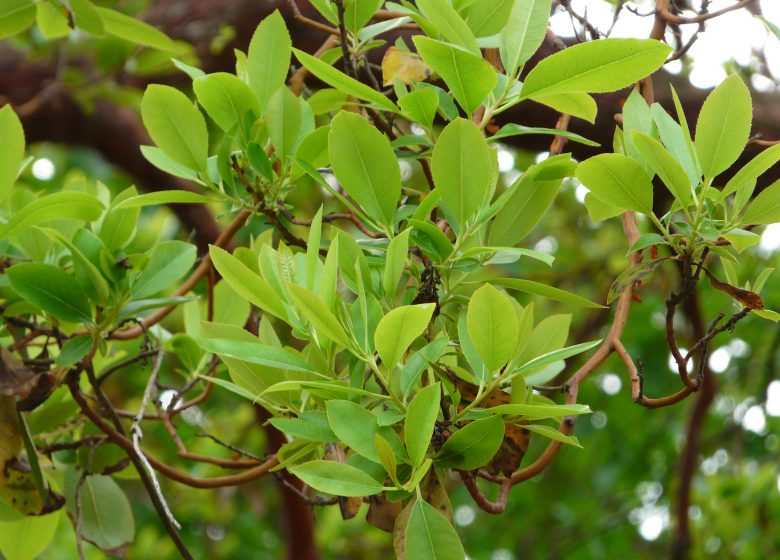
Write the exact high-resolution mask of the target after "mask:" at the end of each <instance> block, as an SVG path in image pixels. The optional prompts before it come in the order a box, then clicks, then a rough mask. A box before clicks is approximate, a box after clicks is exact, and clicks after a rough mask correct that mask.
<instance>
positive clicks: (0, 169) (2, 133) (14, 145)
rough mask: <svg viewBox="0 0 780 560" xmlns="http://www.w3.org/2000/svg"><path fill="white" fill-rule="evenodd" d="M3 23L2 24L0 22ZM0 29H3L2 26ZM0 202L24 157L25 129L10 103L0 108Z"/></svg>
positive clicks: (12, 182) (9, 188) (17, 173)
mask: <svg viewBox="0 0 780 560" xmlns="http://www.w3.org/2000/svg"><path fill="white" fill-rule="evenodd" d="M0 25H2V24H0ZM0 29H2V28H1V27H0ZM0 143H2V146H3V149H2V151H0V203H2V202H3V201H4V200H5V199H6V198H7V197H8V195H9V194H10V193H11V187H13V185H14V183H15V182H16V176H17V175H19V169H20V167H21V165H22V159H24V129H23V128H22V123H21V122H20V121H19V117H17V116H16V113H14V110H13V109H12V108H11V106H10V105H6V106H5V107H2V108H0Z"/></svg>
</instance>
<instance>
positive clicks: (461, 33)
mask: <svg viewBox="0 0 780 560" xmlns="http://www.w3.org/2000/svg"><path fill="white" fill-rule="evenodd" d="M417 7H418V8H419V9H420V11H421V12H422V14H423V16H425V18H426V19H427V20H428V22H429V23H430V24H431V25H432V26H433V27H434V28H435V29H436V30H437V31H438V32H439V33H440V34H441V36H442V37H443V38H444V39H445V40H446V41H447V42H449V43H452V44H454V45H458V46H459V47H462V48H463V49H465V50H467V51H469V52H470V53H471V54H473V55H475V56H480V51H479V45H477V39H476V38H475V37H474V34H473V33H472V32H471V29H469V26H468V25H467V24H466V22H465V21H464V20H463V18H461V17H460V14H458V12H457V11H456V10H455V8H454V7H453V6H452V4H451V3H450V2H449V1H448V0H417ZM423 58H425V56H424V55H423Z"/></svg>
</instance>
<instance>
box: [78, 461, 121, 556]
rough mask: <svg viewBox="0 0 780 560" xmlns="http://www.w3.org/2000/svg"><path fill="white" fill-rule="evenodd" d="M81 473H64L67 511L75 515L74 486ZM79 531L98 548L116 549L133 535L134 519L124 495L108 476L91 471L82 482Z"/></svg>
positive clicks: (107, 550) (104, 549)
mask: <svg viewBox="0 0 780 560" xmlns="http://www.w3.org/2000/svg"><path fill="white" fill-rule="evenodd" d="M80 476H81V473H80V472H79V471H77V470H75V469H74V468H70V469H68V471H67V474H66V476H65V497H66V500H67V501H66V503H67V505H68V513H69V515H70V516H71V517H72V518H73V519H75V518H76V515H77V513H76V505H75V504H76V486H77V485H78V481H79V477H80ZM80 522H81V525H80V526H81V534H82V536H83V537H84V539H85V540H87V541H89V542H91V543H92V544H94V545H95V546H97V547H98V548H100V549H101V550H103V551H105V552H109V551H112V550H119V549H121V548H122V547H123V546H125V545H127V544H129V543H131V542H132V541H133V539H134V538H135V520H134V518H133V512H132V510H131V509H130V502H129V501H128V499H127V496H126V495H125V493H124V492H123V491H122V489H121V488H120V487H119V485H118V484H117V483H116V482H114V479H113V478H111V477H110V476H101V475H90V476H87V477H86V478H85V479H84V483H83V484H82V485H81V519H80Z"/></svg>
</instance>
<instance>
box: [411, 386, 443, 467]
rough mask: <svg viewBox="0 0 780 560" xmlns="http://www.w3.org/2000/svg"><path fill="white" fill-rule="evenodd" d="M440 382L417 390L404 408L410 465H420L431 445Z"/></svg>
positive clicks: (437, 410) (437, 409)
mask: <svg viewBox="0 0 780 560" xmlns="http://www.w3.org/2000/svg"><path fill="white" fill-rule="evenodd" d="M440 397H441V384H439V383H434V384H433V385H428V386H427V387H424V388H422V389H420V390H419V391H417V394H416V395H415V396H414V398H413V399H412V402H410V403H409V408H408V409H407V410H406V422H405V423H404V439H405V442H406V449H407V451H408V452H409V460H410V461H411V462H412V467H414V468H417V467H419V466H420V465H422V462H423V460H424V459H425V452H426V451H427V450H428V447H429V446H430V445H431V437H432V436H433V427H434V425H435V424H436V417H437V416H438V414H439V400H440Z"/></svg>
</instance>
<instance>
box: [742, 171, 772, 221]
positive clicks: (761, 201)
mask: <svg viewBox="0 0 780 560" xmlns="http://www.w3.org/2000/svg"><path fill="white" fill-rule="evenodd" d="M741 221H742V223H743V224H774V223H776V222H780V181H775V182H774V183H772V184H771V185H769V186H768V187H767V188H765V189H764V190H763V191H761V192H760V193H759V194H758V196H757V197H756V198H755V199H754V200H753V202H751V203H750V206H748V208H747V210H746V211H745V214H744V215H743V216H742V220H741Z"/></svg>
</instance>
